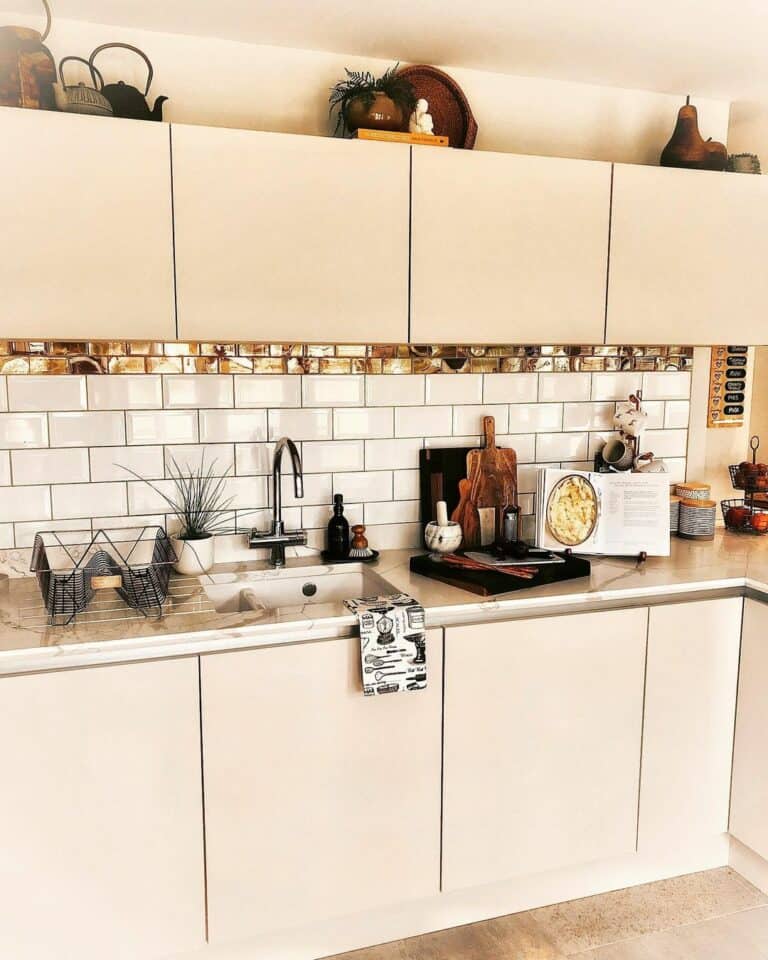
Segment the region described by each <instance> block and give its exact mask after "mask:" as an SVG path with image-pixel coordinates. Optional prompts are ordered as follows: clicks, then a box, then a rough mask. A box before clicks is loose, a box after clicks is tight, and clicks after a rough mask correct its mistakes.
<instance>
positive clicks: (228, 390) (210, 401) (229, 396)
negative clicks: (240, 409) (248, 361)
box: [163, 374, 234, 410]
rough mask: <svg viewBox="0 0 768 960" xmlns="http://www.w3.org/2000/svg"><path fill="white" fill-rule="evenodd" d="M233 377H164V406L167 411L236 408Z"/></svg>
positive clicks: (215, 375) (191, 375)
mask: <svg viewBox="0 0 768 960" xmlns="http://www.w3.org/2000/svg"><path fill="white" fill-rule="evenodd" d="M232 379H233V378H232V377H229V376H224V375H218V374H212V375H208V374H206V376H200V375H197V374H188V375H186V376H185V375H180V376H177V375H171V376H164V377H163V406H164V407H165V408H166V410H182V409H195V410H197V409H200V408H205V407H232V406H234V388H233V386H232Z"/></svg>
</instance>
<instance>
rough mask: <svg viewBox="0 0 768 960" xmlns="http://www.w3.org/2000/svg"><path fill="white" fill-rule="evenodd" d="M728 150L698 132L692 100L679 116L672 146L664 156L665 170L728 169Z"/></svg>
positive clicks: (667, 147) (686, 101)
mask: <svg viewBox="0 0 768 960" xmlns="http://www.w3.org/2000/svg"><path fill="white" fill-rule="evenodd" d="M727 163H728V150H727V149H726V147H725V144H723V143H718V142H717V141H716V140H712V139H711V138H710V139H709V140H705V139H704V138H703V137H702V135H701V134H700V133H699V117H698V113H697V111H696V107H694V106H693V105H692V104H691V98H690V97H686V99H685V106H684V107H681V108H680V110H679V112H678V114H677V124H676V125H675V129H674V131H673V133H672V137H671V138H670V141H669V143H668V144H667V145H666V147H664V149H663V151H662V153H661V166H662V167H686V168H688V169H689V170H725V168H726V165H727Z"/></svg>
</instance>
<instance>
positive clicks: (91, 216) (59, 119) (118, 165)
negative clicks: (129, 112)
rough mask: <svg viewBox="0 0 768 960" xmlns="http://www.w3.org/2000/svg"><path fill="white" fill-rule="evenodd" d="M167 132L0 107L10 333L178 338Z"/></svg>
mask: <svg viewBox="0 0 768 960" xmlns="http://www.w3.org/2000/svg"><path fill="white" fill-rule="evenodd" d="M169 136H170V135H169V131H168V126H167V124H160V123H142V122H141V121H138V120H119V119H115V118H109V119H105V118H104V117H86V116H79V115H76V114H64V113H55V112H52V111H47V110H45V111H44V110H17V109H12V108H0V142H2V163H1V164H0V290H2V296H0V337H4V338H12V337H23V338H27V339H39V340H43V339H59V340H78V339H80V340H124V339H125V338H126V337H131V338H134V339H139V338H151V339H154V340H172V339H174V338H175V336H176V333H175V331H176V325H175V310H174V300H173V232H172V218H171V158H170V140H169Z"/></svg>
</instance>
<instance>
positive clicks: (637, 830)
mask: <svg viewBox="0 0 768 960" xmlns="http://www.w3.org/2000/svg"><path fill="white" fill-rule="evenodd" d="M650 634H651V608H650V607H648V608H647V610H646V617H645V663H644V666H643V712H642V716H641V720H640V769H639V771H638V775H637V824H636V827H635V853H637V852H638V851H639V849H640V799H641V796H642V792H643V748H644V746H645V700H646V696H647V693H648V647H649V643H648V641H649V638H650Z"/></svg>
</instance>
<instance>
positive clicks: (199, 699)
mask: <svg viewBox="0 0 768 960" xmlns="http://www.w3.org/2000/svg"><path fill="white" fill-rule="evenodd" d="M197 707H198V716H199V723H200V816H201V819H202V826H203V899H204V903H205V920H204V926H205V942H206V943H208V942H209V941H208V935H209V922H208V837H207V834H206V823H205V738H204V733H203V658H202V657H200V656H198V658H197Z"/></svg>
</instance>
